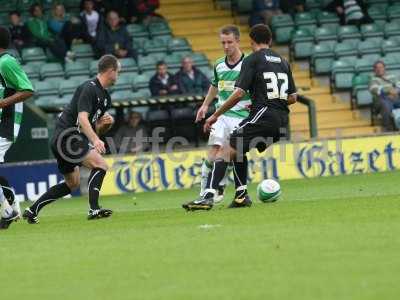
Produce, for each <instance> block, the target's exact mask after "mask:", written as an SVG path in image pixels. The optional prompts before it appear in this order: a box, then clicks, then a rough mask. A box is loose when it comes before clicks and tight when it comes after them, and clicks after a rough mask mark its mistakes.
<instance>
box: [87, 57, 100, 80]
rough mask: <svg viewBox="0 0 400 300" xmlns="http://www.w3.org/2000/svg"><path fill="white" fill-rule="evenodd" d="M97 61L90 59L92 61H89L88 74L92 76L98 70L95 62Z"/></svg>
mask: <svg viewBox="0 0 400 300" xmlns="http://www.w3.org/2000/svg"><path fill="white" fill-rule="evenodd" d="M98 63H99V61H98V60H92V61H91V62H90V63H89V73H90V76H94V75H96V74H97V72H98V67H97V64H98Z"/></svg>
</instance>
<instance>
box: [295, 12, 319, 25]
mask: <svg viewBox="0 0 400 300" xmlns="http://www.w3.org/2000/svg"><path fill="white" fill-rule="evenodd" d="M294 23H295V24H296V26H301V25H317V19H316V18H315V15H314V14H313V13H311V12H301V13H297V14H296V15H295V17H294Z"/></svg>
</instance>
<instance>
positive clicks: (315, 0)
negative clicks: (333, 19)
mask: <svg viewBox="0 0 400 300" xmlns="http://www.w3.org/2000/svg"><path fill="white" fill-rule="evenodd" d="M305 6H306V8H307V10H311V9H318V8H321V1H319V0H306V1H305Z"/></svg>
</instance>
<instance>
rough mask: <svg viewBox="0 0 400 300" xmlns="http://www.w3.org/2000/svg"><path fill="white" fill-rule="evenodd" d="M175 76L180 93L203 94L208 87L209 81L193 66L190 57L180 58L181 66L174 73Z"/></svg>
mask: <svg viewBox="0 0 400 300" xmlns="http://www.w3.org/2000/svg"><path fill="white" fill-rule="evenodd" d="M175 78H176V81H177V83H178V88H179V91H180V92H181V93H182V94H204V93H206V92H207V91H208V89H209V87H210V81H209V80H208V78H207V77H206V75H204V74H203V73H202V72H201V71H200V70H199V69H197V68H196V67H194V66H193V60H192V58H191V57H185V58H183V59H182V67H181V69H180V70H179V71H178V73H176V75H175Z"/></svg>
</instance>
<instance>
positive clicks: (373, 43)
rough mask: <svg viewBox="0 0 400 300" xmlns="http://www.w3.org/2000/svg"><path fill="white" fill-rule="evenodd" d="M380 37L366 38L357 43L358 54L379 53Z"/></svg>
mask: <svg viewBox="0 0 400 300" xmlns="http://www.w3.org/2000/svg"><path fill="white" fill-rule="evenodd" d="M381 44H382V39H379V40H376V39H368V40H365V41H362V42H360V43H359V44H358V47H357V49H358V53H359V54H360V55H365V54H373V53H380V49H381Z"/></svg>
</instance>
